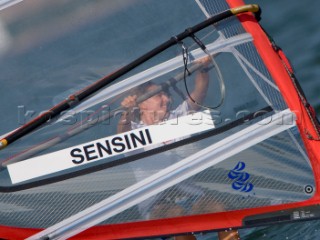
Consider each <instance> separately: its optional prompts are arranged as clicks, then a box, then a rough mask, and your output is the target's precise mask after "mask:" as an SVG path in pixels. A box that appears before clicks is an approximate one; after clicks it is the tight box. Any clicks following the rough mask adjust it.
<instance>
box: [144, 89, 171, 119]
mask: <svg viewBox="0 0 320 240" xmlns="http://www.w3.org/2000/svg"><path fill="white" fill-rule="evenodd" d="M156 88H157V86H156V85H152V86H150V87H149V88H148V89H147V91H152V90H154V89H156ZM170 101H171V100H170V97H169V96H168V94H167V93H166V92H163V91H161V92H159V93H158V94H156V95H154V96H152V97H151V98H149V99H147V100H145V101H144V102H142V103H141V104H140V105H139V107H140V109H141V110H143V111H148V113H153V114H154V116H156V119H157V120H158V121H162V120H164V118H165V117H166V114H167V112H168V106H169V103H170Z"/></svg>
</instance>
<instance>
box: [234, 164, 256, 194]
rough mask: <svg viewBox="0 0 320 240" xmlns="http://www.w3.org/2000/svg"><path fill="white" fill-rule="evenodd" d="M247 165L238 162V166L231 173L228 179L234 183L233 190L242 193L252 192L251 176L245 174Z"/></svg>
mask: <svg viewBox="0 0 320 240" xmlns="http://www.w3.org/2000/svg"><path fill="white" fill-rule="evenodd" d="M245 167H246V164H245V163H244V162H238V164H237V165H236V166H235V167H234V168H233V169H232V170H231V171H230V172H229V174H228V177H229V178H230V179H232V180H234V181H233V183H232V188H233V189H235V190H239V191H241V192H251V191H252V189H253V184H252V183H250V182H249V178H250V174H249V173H247V172H244V171H243V170H244V169H245Z"/></svg>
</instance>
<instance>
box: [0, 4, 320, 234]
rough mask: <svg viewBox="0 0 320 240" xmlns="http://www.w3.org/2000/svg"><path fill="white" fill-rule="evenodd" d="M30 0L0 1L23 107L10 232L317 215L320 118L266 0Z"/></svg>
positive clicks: (11, 169) (4, 202) (3, 221)
mask: <svg viewBox="0 0 320 240" xmlns="http://www.w3.org/2000/svg"><path fill="white" fill-rule="evenodd" d="M33 6H34V2H33V1H25V2H22V3H20V4H17V5H14V6H11V7H10V8H6V9H5V10H3V11H2V12H0V18H2V19H3V21H4V22H6V23H7V28H8V32H9V33H10V34H11V35H12V36H11V38H12V39H13V42H12V49H10V46H8V47H7V48H8V49H7V50H6V51H5V52H4V53H3V55H2V56H0V58H1V59H0V61H1V63H2V64H1V67H2V68H3V69H2V73H3V74H2V76H1V78H4V79H15V81H17V83H18V84H20V85H21V87H22V88H24V89H25V95H23V96H22V97H20V98H19V96H18V95H14V93H12V92H9V91H4V90H3V89H6V88H7V89H9V87H10V85H5V84H9V82H5V81H2V82H4V83H3V87H4V88H1V90H2V91H3V92H2V96H3V97H4V99H10V97H9V96H11V95H12V96H11V98H13V101H12V103H13V104H14V105H16V106H14V107H15V110H16V107H18V115H19V116H18V121H15V120H16V118H15V116H14V114H13V112H14V111H13V110H8V113H11V115H10V114H8V116H6V117H4V119H1V121H3V122H4V123H6V124H4V123H2V124H1V125H2V126H5V129H3V130H1V131H2V132H1V135H3V137H2V141H1V143H2V148H3V149H2V150H1V151H0V154H1V159H0V164H1V168H0V179H1V181H0V191H1V193H0V237H1V238H15V239H25V238H28V239H66V238H69V237H73V236H75V237H76V238H77V237H79V239H83V238H90V237H92V236H94V237H95V238H96V239H99V238H100V239H125V238H147V237H149V238H150V237H157V236H172V235H178V234H183V233H195V232H205V231H216V230H218V229H226V228H238V227H252V226H257V225H267V224H272V223H275V222H287V221H298V220H308V219H314V218H318V217H319V216H320V212H319V208H318V207H317V204H318V203H319V192H318V190H317V189H318V188H317V179H318V177H317V176H318V175H319V171H318V167H317V166H318V161H319V158H320V156H319V154H318V153H317V149H319V136H320V134H319V125H318V121H317V119H316V117H315V114H314V112H313V109H312V108H311V107H310V105H309V104H308V102H307V100H306V98H305V97H304V95H303V93H302V91H301V89H300V87H299V85H298V82H297V80H296V78H295V76H294V73H293V71H292V68H291V67H290V65H289V63H288V61H287V60H286V58H285V56H284V54H283V53H282V51H281V49H280V48H279V47H277V46H276V44H275V43H274V42H273V41H272V40H271V38H270V37H269V36H267V35H266V33H265V32H264V31H263V30H262V28H261V27H260V25H259V23H258V19H259V14H260V11H259V7H258V6H257V5H244V3H243V2H242V1H240V0H229V1H223V0H214V1H212V0H210V1H209V0H208V1H207V0H195V1H194V0H188V1H185V0H181V1H180V0H179V1H174V2H173V1H161V3H160V2H159V1H152V2H150V0H148V1H146V0H139V1H135V3H133V2H132V1H126V0H121V1H119V0H118V1H108V3H106V2H101V1H91V2H90V3H88V5H85V6H83V5H81V4H79V2H78V1H69V2H68V3H65V2H64V1H46V3H42V4H40V5H39V6H37V8H33ZM53 10H55V11H53ZM175 10H176V12H179V13H180V14H173V15H172V16H170V17H169V18H167V17H166V18H164V17H163V16H162V17H161V15H162V14H164V15H167V13H168V12H172V11H175ZM54 12H55V13H54ZM90 12H94V13H95V14H94V16H93V15H92V14H90ZM45 13H47V14H45ZM48 13H51V14H52V15H51V17H50V18H49V17H47V15H48ZM185 16H187V17H185ZM29 18H30V22H28V21H27V23H28V24H26V26H25V27H24V28H22V27H21V26H22V25H23V23H24V21H25V19H29ZM61 19H62V20H61ZM80 19H81V21H80ZM63 20H65V21H63ZM172 23H177V24H172ZM28 27H29V28H28ZM34 29H35V30H34ZM184 29H186V30H184ZM41 33H42V34H41ZM48 36H49V37H48ZM28 39H29V41H26V40H28ZM92 42H93V43H94V44H93V43H92ZM133 43H134V44H133ZM83 46H85V48H83ZM139 56H141V57H139ZM57 59H58V60H59V61H57ZM60 60H61V61H60ZM122 66H124V67H122ZM90 68H93V69H94V74H91V75H90V74H89V73H88V69H90ZM26 72H28V74H26ZM110 72H111V73H110ZM100 74H102V75H103V76H102V77H100V80H98V81H96V79H97V78H98V76H96V75H100ZM106 74H108V75H106ZM88 75H90V77H86V78H81V76H88ZM104 75H106V76H104ZM79 76H80V77H79ZM22 79H23V81H22ZM79 79H80V80H79ZM27 86H33V88H27ZM83 86H87V87H85V88H83ZM5 87H6V88H5ZM28 89H32V91H31V90H28ZM6 94H7V95H6ZM48 99H50V100H49V102H47V100H48ZM21 101H22V103H23V104H24V105H23V106H22V105H21V106H20V105H19V103H20V102H21ZM52 102H54V104H53V107H51V106H50V104H51V103H52ZM128 102H129V103H130V102H131V103H132V102H133V103H134V104H132V105H130V104H128ZM4 106H6V105H5V103H4ZM50 107H51V108H50ZM7 109H11V108H10V105H9V106H7ZM44 109H50V110H48V111H44V112H40V111H43V110H44ZM10 111H11V112H10ZM35 115H38V117H35ZM34 117H35V118H34ZM32 119H33V120H32ZM29 120H31V121H29ZM16 123H19V124H20V125H22V126H20V127H18V128H17V129H16V130H14V131H12V128H13V126H15V125H17V124H16ZM5 131H7V132H9V133H8V134H6V133H5ZM84 230H86V231H85V232H83V231H84Z"/></svg>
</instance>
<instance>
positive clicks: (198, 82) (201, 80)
mask: <svg viewBox="0 0 320 240" xmlns="http://www.w3.org/2000/svg"><path fill="white" fill-rule="evenodd" d="M210 60H211V59H210V57H209V56H208V57H204V58H201V59H200V60H198V63H200V64H202V65H203V66H202V67H201V68H200V69H199V70H198V71H197V75H196V77H195V87H194V90H193V91H192V92H191V94H190V96H191V98H192V99H190V98H189V99H188V104H189V106H190V107H191V109H193V110H198V109H199V105H198V104H197V103H199V104H201V103H202V102H203V101H204V99H205V97H206V94H207V90H208V87H209V74H208V65H209V64H210ZM193 100H194V101H195V102H196V103H194V101H193Z"/></svg>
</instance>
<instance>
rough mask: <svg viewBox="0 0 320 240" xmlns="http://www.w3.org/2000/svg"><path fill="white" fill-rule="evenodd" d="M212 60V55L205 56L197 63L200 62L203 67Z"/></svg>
mask: <svg viewBox="0 0 320 240" xmlns="http://www.w3.org/2000/svg"><path fill="white" fill-rule="evenodd" d="M210 62H211V57H210V56H205V57H203V58H200V59H198V60H196V63H199V64H201V65H202V69H203V68H207V67H208V66H209V65H210Z"/></svg>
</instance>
